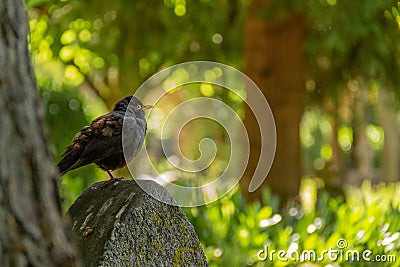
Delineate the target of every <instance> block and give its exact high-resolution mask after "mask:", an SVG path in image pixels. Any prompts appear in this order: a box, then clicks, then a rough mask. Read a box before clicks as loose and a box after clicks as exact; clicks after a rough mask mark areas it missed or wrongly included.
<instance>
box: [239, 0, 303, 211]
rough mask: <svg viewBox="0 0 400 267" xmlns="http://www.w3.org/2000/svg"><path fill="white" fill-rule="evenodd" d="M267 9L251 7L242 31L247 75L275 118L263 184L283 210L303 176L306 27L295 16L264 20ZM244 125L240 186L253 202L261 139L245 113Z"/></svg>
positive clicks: (257, 195)
mask: <svg viewBox="0 0 400 267" xmlns="http://www.w3.org/2000/svg"><path fill="white" fill-rule="evenodd" d="M271 3H272V2H271V1H262V0H253V1H251V4H250V9H249V14H248V19H247V22H246V28H245V31H246V32H245V51H244V56H245V64H246V67H245V73H246V74H247V75H248V76H249V77H250V78H251V79H252V80H253V81H254V82H255V83H256V84H257V85H258V86H259V88H260V89H261V90H262V92H263V94H264V95H265V97H266V99H267V100H268V102H269V105H270V107H271V109H272V112H273V114H274V117H275V123H276V131H277V148H276V155H275V160H274V163H273V165H272V168H271V171H270V173H269V174H268V177H267V179H266V184H268V186H269V187H270V188H271V189H272V192H274V193H276V194H279V196H280V197H281V200H282V205H284V204H285V201H286V200H287V199H289V198H291V197H294V196H296V195H297V194H298V191H299V185H300V178H301V176H302V171H301V161H300V136H299V124H300V120H301V116H302V114H303V110H304V105H305V89H304V85H305V59H304V55H303V52H304V51H303V48H304V42H305V32H306V23H305V17H304V16H303V15H301V14H297V13H294V12H293V13H292V14H289V15H288V16H286V17H285V18H277V17H276V16H273V17H265V13H267V12H265V11H266V9H267V8H269V6H270V4H271ZM263 17H265V18H263ZM244 122H245V125H246V128H247V131H248V133H249V138H250V146H251V148H250V159H249V165H248V167H247V170H246V172H245V175H244V177H243V178H242V179H241V185H242V190H243V192H244V194H245V195H246V197H247V199H249V200H257V199H261V192H262V187H261V188H259V189H258V190H257V191H255V192H254V193H249V192H248V185H249V183H250V179H251V176H252V175H253V173H254V170H255V168H256V166H257V162H258V158H259V153H260V152H259V151H260V138H259V131H258V124H257V121H256V120H255V118H254V116H252V115H251V111H250V110H249V109H248V108H246V117H245V120H244Z"/></svg>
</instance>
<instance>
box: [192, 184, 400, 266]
mask: <svg viewBox="0 0 400 267" xmlns="http://www.w3.org/2000/svg"><path fill="white" fill-rule="evenodd" d="M312 181H313V180H311V179H306V180H305V181H304V182H303V185H302V191H301V194H300V195H301V197H300V199H301V201H300V202H298V203H293V204H290V205H288V207H287V208H285V209H284V210H282V211H281V212H278V204H279V203H278V198H277V197H276V196H273V195H271V194H270V192H269V191H268V190H266V191H265V192H264V195H263V200H264V203H268V205H266V206H261V205H260V204H259V203H250V204H247V203H246V202H245V201H244V199H243V198H242V196H241V194H240V190H238V189H235V190H234V192H231V194H230V195H228V196H225V197H224V198H222V199H220V200H219V201H217V202H215V203H213V204H210V205H207V206H203V207H197V208H190V209H186V210H185V212H186V214H187V216H188V218H189V220H190V221H191V222H192V224H193V225H194V227H195V228H196V231H197V233H198V235H199V237H200V240H201V242H202V244H203V247H204V249H205V252H206V256H207V259H208V261H209V264H210V266H246V265H249V266H400V263H398V262H396V260H395V259H399V260H398V261H400V252H399V248H400V199H399V198H398V197H397V198H396V196H398V195H399V193H400V184H391V185H377V186H372V185H371V184H370V183H369V182H364V183H363V185H362V186H361V188H348V189H347V190H346V193H345V197H341V196H339V197H336V198H332V197H330V196H329V195H328V193H327V192H325V191H323V190H317V189H316V186H315V183H313V182H312ZM313 192H314V193H315V195H318V197H315V196H313ZM338 246H342V247H343V248H342V249H340V248H339V247H338ZM329 249H331V251H330V253H331V254H330V255H331V257H330V258H329V257H328V255H327V254H328V251H329ZM261 250H263V251H261ZM267 250H268V258H267V259H266V260H263V258H262V257H265V256H266V254H265V253H264V252H265V251H267ZM272 250H275V251H278V250H284V251H285V252H286V253H288V252H293V253H294V254H292V257H294V258H295V259H296V257H297V256H298V257H300V256H301V254H302V253H303V254H304V255H305V254H306V253H313V252H315V257H316V258H315V259H313V258H312V257H313V254H308V255H309V259H311V260H308V261H307V260H306V259H304V258H303V260H301V259H299V258H298V259H296V260H290V259H288V261H283V260H279V259H278V256H277V253H274V254H273V255H272V256H273V259H272V260H271V257H270V256H271V255H270V253H271V252H272ZM311 250H312V251H313V252H311ZM324 250H326V251H325V252H324ZM332 250H336V251H337V252H334V251H332ZM296 253H297V254H296ZM324 253H325V254H324ZM362 253H364V254H362ZM304 255H303V256H304ZM322 255H324V256H323V259H322ZM357 255H358V256H359V257H360V259H359V260H357ZM363 255H364V258H363ZM260 256H261V258H260ZM352 256H353V259H352ZM375 257H380V259H383V258H382V257H386V262H377V261H376V260H375V259H377V258H375ZM286 258H287V257H286ZM318 258H320V259H318ZM335 258H337V259H336V260H335ZM367 258H369V259H370V260H368V259H367ZM389 261H391V262H389ZM393 261H394V262H393Z"/></svg>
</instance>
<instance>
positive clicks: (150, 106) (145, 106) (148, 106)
mask: <svg viewBox="0 0 400 267" xmlns="http://www.w3.org/2000/svg"><path fill="white" fill-rule="evenodd" d="M151 108H154V106H152V105H144V106H143V110H146V109H151Z"/></svg>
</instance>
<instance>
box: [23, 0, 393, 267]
mask: <svg viewBox="0 0 400 267" xmlns="http://www.w3.org/2000/svg"><path fill="white" fill-rule="evenodd" d="M266 3H268V4H266ZM27 5H28V8H29V15H30V29H31V34H30V36H29V41H30V50H31V51H32V54H33V55H32V57H33V62H34V67H35V74H36V78H37V81H38V85H39V88H40V91H41V94H42V98H43V100H44V102H45V104H46V107H47V114H46V118H47V124H48V135H49V137H50V141H51V148H52V150H53V152H54V155H55V161H56V160H58V159H59V158H60V157H61V154H62V153H63V151H64V149H65V147H66V146H67V145H68V144H69V142H70V141H71V139H72V138H73V136H74V134H75V133H76V132H78V131H79V130H80V129H81V128H82V127H83V126H84V125H86V124H88V123H89V122H90V121H91V120H92V119H94V118H96V117H97V116H99V115H102V114H104V113H106V112H109V110H110V109H112V107H113V105H114V103H115V102H116V101H118V100H119V99H121V98H123V97H124V96H126V95H128V94H132V93H134V92H135V90H136V89H137V88H138V87H139V86H140V84H142V83H143V82H144V81H145V80H146V79H148V78H149V77H150V76H151V75H153V74H154V73H156V72H158V71H160V70H162V69H164V68H167V67H169V66H172V65H174V64H177V63H182V62H186V61H193V60H209V61H216V62H221V63H224V64H227V65H230V66H233V67H235V68H237V69H239V70H242V71H243V72H244V73H246V74H247V75H249V76H250V77H251V78H254V80H255V81H256V82H257V84H258V86H259V87H260V88H261V89H262V90H265V91H264V93H265V94H266V96H267V99H268V101H269V103H270V104H271V108H272V111H273V112H274V115H275V120H276V121H277V126H278V128H277V136H278V149H279V150H278V153H281V154H280V155H286V154H285V151H288V154H287V155H292V154H291V150H293V151H296V150H297V145H298V147H299V153H298V155H297V154H296V155H295V157H293V158H291V159H290V160H289V159H287V158H285V156H282V157H279V156H278V157H277V161H276V162H275V163H274V164H275V166H283V168H279V167H277V170H279V171H274V170H273V172H272V173H271V176H270V177H268V179H267V183H268V181H270V182H271V189H269V188H268V186H264V187H263V189H262V190H261V191H260V193H259V194H257V195H256V196H257V197H255V198H254V197H251V196H249V195H248V193H246V190H247V187H246V183H243V184H241V187H240V186H237V187H235V189H234V190H233V191H232V192H230V194H229V195H228V196H226V197H224V198H222V199H220V200H219V201H217V202H215V203H213V204H209V205H207V206H203V207H197V208H187V209H185V212H186V214H187V216H188V217H189V219H190V221H191V222H192V223H193V225H194V227H195V228H196V231H197V233H198V235H199V237H200V240H201V242H202V245H203V247H204V249H205V251H206V255H207V259H208V261H209V263H210V266H246V265H254V266H264V265H265V264H266V262H262V261H260V260H259V259H258V258H257V251H259V250H260V249H263V248H264V246H266V245H267V246H268V247H269V248H270V249H271V250H272V249H283V250H290V251H301V250H304V249H315V250H316V251H322V250H324V249H328V248H330V247H334V246H335V245H336V242H337V240H338V239H340V238H345V239H346V240H347V242H348V243H349V245H350V246H351V247H352V248H355V249H358V250H360V251H361V250H363V249H371V250H373V252H374V254H387V255H389V254H393V255H396V256H397V258H398V262H399V260H400V253H399V251H400V249H399V248H400V232H399V230H400V199H399V197H398V196H399V195H400V184H399V178H400V138H399V131H400V128H399V125H400V124H399V123H400V122H399V120H400V112H399V93H400V87H399V86H400V72H399V70H400V68H399V67H400V64H399V62H400V58H399V56H400V14H399V12H400V10H399V7H400V4H399V3H398V1H390V0H382V1H362V0H354V1H341V0H310V1H290V0H270V1H264V2H263V1H260V0H253V1H251V0H200V1H186V0H164V1H138V0H136V1H128V0H115V1H94V0H86V1H83V0H80V1H78V0H72V1H69V0H63V1H56V0H27ZM257 23H260V24H257ZM263 23H265V24H263ZM260 25H261V26H260ZM271 25H272V26H271ZM263 27H265V28H263ZM268 27H272V28H273V27H278V28H279V27H281V28H280V29H282V31H273V30H270V31H268V30H265V31H263V33H265V34H268V38H267V39H266V40H267V41H268V42H267V41H266V42H263V41H262V40H259V39H257V38H256V37H259V36H258V35H252V34H254V33H260V32H257V30H260V29H269V28H268ZM296 27H297V28H298V31H296ZM292 28H294V30H293V31H291V29H292ZM273 29H275V28H273ZM286 30H288V33H287V34H286V35H285V34H280V33H281V32H284V33H285V32H286ZM298 33H301V34H299V36H300V35H301V36H302V38H300V37H299V38H297V37H296V36H298V35H297V34H298ZM249 37H251V38H249ZM253 37H254V38H253ZM291 37H293V38H294V39H293V40H292V41H291V42H293V44H292V45H293V47H295V48H296V49H299V50H298V54H299V56H300V63H299V64H300V66H303V67H304V68H298V69H295V71H293V69H291V68H290V66H297V65H296V64H297V63H296V62H294V61H293V62H291V61H290V62H288V61H287V60H285V58H280V57H279V56H277V58H275V60H276V61H274V58H272V59H271V58H269V57H268V55H274V54H275V53H277V50H278V48H279V47H280V46H282V45H283V46H286V45H287V43H288V40H291V39H290V38H291ZM285 38H288V39H287V40H286V39H285ZM296 38H297V39H296ZM280 42H281V43H280ZM296 42H298V43H296ZM271 43H272V44H273V45H269V44H271ZM264 46H265V47H264ZM249 47H250V48H249ZM254 47H256V48H257V49H253V48H254ZM271 47H272V48H271ZM258 49H259V50H258ZM259 51H266V52H265V54H262V53H259ZM252 52H254V53H258V54H255V55H253V54H252ZM289 52H290V53H289ZM293 53H294V52H293ZM286 54H289V56H290V54H291V51H287V53H283V56H286ZM278 55H280V54H279V53H278ZM254 58H256V59H258V58H259V60H252V59H254ZM280 59H282V60H280ZM267 60H271V61H270V62H268V64H266V66H261V65H263V63H264V62H265V61H267ZM285 64H286V65H285ZM259 66H261V67H259ZM280 66H283V67H280ZM286 67H287V68H286ZM257 68H258V69H257ZM260 68H263V69H262V72H260V71H259V69H260ZM278 68H280V69H281V70H280V71H281V72H279V73H278V72H277V71H276V69H278ZM285 69H287V72H286V73H285V72H284V70H285ZM282 70H283V71H282ZM257 71H258V72H257ZM260 73H261V74H260ZM276 73H278V75H280V76H279V77H278V78H277V79H276V80H274V81H275V85H276V88H278V89H279V90H281V88H280V86H281V85H280V84H281V83H282V84H285V83H286V82H287V81H289V82H290V81H292V78H293V77H297V76H298V77H299V80H300V81H301V82H300V83H299V84H298V88H300V89H299V90H297V91H296V92H295V88H294V87H293V90H292V88H291V87H290V86H289V88H288V89H287V88H286V91H285V90H281V91H279V90H277V89H276V88H275V87H274V86H269V85H270V84H271V82H270V80H268V79H269V78H268V77H274V75H275V74H276ZM218 75H219V74H218V71H215V70H210V71H209V72H208V73H207V74H206V75H205V76H207V77H205V79H209V80H212V79H215V76H218ZM184 76H185V73H179V72H175V73H174V74H173V75H171V77H170V82H175V83H179V82H180V81H181V80H182V79H184ZM264 78H265V80H266V81H267V83H266V84H267V85H265V84H263V81H264V80H263V79H264ZM272 84H274V82H272ZM189 87H190V86H189ZM274 90H275V91H274ZM271 92H272V93H271ZM242 93H243V96H245V95H246V92H245V91H243V92H242ZM293 95H295V97H293ZM200 96H205V97H212V98H215V99H219V100H221V101H223V102H224V103H227V104H229V106H230V107H231V108H232V109H233V110H235V112H236V113H237V114H238V115H239V117H240V118H242V119H243V120H244V121H245V124H247V125H250V126H251V125H252V124H251V123H249V121H247V122H246V120H248V118H249V116H248V115H247V116H246V110H247V109H246V107H245V105H244V104H243V101H242V100H241V99H240V98H239V97H238V96H237V95H235V94H232V93H231V92H229V91H227V90H224V89H223V88H219V87H217V86H213V85H210V84H207V83H203V84H198V85H196V86H194V85H193V86H192V88H177V90H176V91H174V92H172V93H170V94H167V96H166V97H165V99H163V101H161V102H160V105H159V106H157V107H156V109H154V110H153V116H152V117H151V120H150V121H149V133H148V136H147V138H146V145H148V146H149V147H151V146H157V144H158V143H159V140H160V138H161V136H160V131H159V128H158V126H159V125H158V123H159V121H162V119H163V118H164V117H165V116H166V114H168V112H169V111H170V110H172V109H173V108H174V106H176V105H177V104H178V103H180V102H181V101H183V100H185V99H188V98H191V97H200ZM287 101H291V102H287ZM281 107H289V108H288V109H282V110H281V109H280V108H281ZM297 107H298V108H297ZM290 108H293V110H295V111H297V110H298V113H299V116H298V117H299V120H298V123H286V119H287V118H289V119H290V118H291V117H293V118H295V117H296V114H294V113H291V110H292V109H290ZM285 112H286V113H285ZM288 121H290V120H288ZM295 122H296V121H295ZM191 124H193V125H188V127H187V128H186V129H185V130H183V131H182V133H181V136H180V140H179V141H180V145H181V148H182V152H183V153H184V154H185V156H186V157H188V158H190V159H196V158H197V157H199V150H198V143H199V140H201V139H203V138H208V137H209V138H212V139H213V140H214V141H215V142H216V144H217V147H218V152H217V154H216V155H217V156H216V159H215V160H216V161H215V164H214V165H213V167H211V168H210V169H208V170H206V171H205V172H203V173H201V174H199V176H201V175H202V177H205V178H207V177H210V176H213V175H214V174H216V173H218V172H220V170H221V168H224V166H225V164H226V161H227V153H229V151H230V145H231V144H229V142H226V141H227V140H226V133H224V130H223V129H222V128H221V127H220V126H218V125H216V124H213V123H212V122H210V121H207V120H200V121H197V122H193V123H191ZM248 129H249V128H248ZM250 130H251V131H253V130H254V131H255V132H254V133H256V130H255V129H252V128H250ZM290 133H292V134H294V136H297V137H298V143H296V142H295V141H293V140H294V139H296V138H294V139H293V138H290V137H287V134H290ZM285 138H289V139H285ZM289 141H290V142H289ZM292 141H293V142H292ZM236 145H239V144H236ZM156 149H157V148H156ZM279 151H280V152H279ZM293 153H295V152H293ZM152 157H153V159H154V162H156V164H157V167H158V168H159V170H161V171H162V172H164V173H169V172H170V171H171V169H170V167H171V166H169V165H168V163H167V160H166V155H164V154H163V153H162V151H160V153H158V154H153V155H152ZM285 159H286V161H285ZM297 166H299V168H297ZM117 174H118V175H120V176H125V177H127V178H129V177H130V174H129V172H128V171H127V170H126V169H124V170H120V171H118V172H117ZM280 174H281V175H280ZM289 175H291V176H290V177H289ZM107 177H108V176H107V174H106V173H104V172H103V171H101V170H98V169H96V168H95V167H94V166H87V167H82V168H80V169H78V170H74V171H71V172H70V173H68V174H67V175H66V176H65V177H64V178H63V182H62V196H63V199H64V209H65V210H67V209H68V207H69V206H70V205H71V204H72V202H73V201H74V200H75V199H76V198H77V197H78V196H79V194H81V193H82V191H83V190H84V189H85V188H87V187H88V186H89V185H91V184H92V183H94V182H95V181H100V180H105V179H108V178H107ZM297 184H300V187H299V186H297ZM288 196H289V197H288ZM250 199H251V200H253V201H250ZM254 200H255V201H254ZM287 200H288V202H287ZM398 262H397V263H387V264H386V265H385V264H383V266H400V263H398ZM290 264H293V263H291V262H290V261H289V262H281V261H275V262H274V263H273V264H271V266H288V265H290ZM328 264H333V263H331V262H330V261H329V260H326V261H324V262H320V263H304V265H303V266H325V265H328ZM336 264H340V263H336ZM349 265H351V266H377V265H375V264H374V263H366V262H353V263H351V264H350V263H343V265H341V266H349ZM331 266H339V265H331Z"/></svg>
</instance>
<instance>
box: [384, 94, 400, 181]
mask: <svg viewBox="0 0 400 267" xmlns="http://www.w3.org/2000/svg"><path fill="white" fill-rule="evenodd" d="M393 99H394V98H393V96H392V95H391V94H390V93H389V92H388V91H387V90H385V89H381V90H380V91H379V114H380V121H381V124H382V126H383V130H384V133H385V138H384V142H385V143H384V147H383V155H382V159H381V162H382V169H383V180H384V181H385V182H396V181H398V180H399V177H400V166H399V162H400V143H399V137H400V134H399V126H400V125H399V122H398V119H397V114H396V109H395V106H394V105H395V103H394V100H393Z"/></svg>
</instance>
